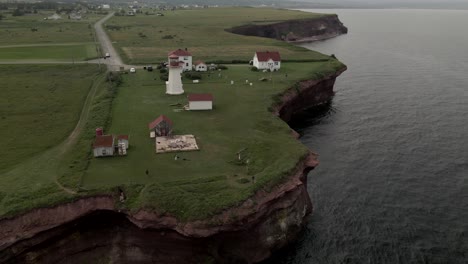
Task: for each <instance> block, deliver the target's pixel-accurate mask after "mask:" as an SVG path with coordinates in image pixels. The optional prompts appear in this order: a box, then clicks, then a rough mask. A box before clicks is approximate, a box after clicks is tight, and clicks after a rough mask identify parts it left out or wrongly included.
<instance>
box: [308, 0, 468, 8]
mask: <svg viewBox="0 0 468 264" xmlns="http://www.w3.org/2000/svg"><path fill="white" fill-rule="evenodd" d="M299 1H304V2H311V3H327V4H338V5H350V6H353V5H359V6H390V7H398V6H401V7H405V6H408V7H412V6H415V7H438V8H444V7H447V8H448V7H458V6H459V7H468V0H299Z"/></svg>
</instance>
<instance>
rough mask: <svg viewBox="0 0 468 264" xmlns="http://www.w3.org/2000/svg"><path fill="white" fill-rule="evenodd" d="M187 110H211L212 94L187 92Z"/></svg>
mask: <svg viewBox="0 0 468 264" xmlns="http://www.w3.org/2000/svg"><path fill="white" fill-rule="evenodd" d="M188 101H189V105H188V110H212V109H213V95H212V94H189V95H188Z"/></svg>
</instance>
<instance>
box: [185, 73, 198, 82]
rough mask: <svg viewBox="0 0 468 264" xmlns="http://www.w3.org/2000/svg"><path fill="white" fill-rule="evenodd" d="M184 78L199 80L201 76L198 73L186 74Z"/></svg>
mask: <svg viewBox="0 0 468 264" xmlns="http://www.w3.org/2000/svg"><path fill="white" fill-rule="evenodd" d="M184 76H185V78H187V79H190V80H200V79H201V78H202V76H201V74H200V73H198V72H186V73H185V74H184Z"/></svg>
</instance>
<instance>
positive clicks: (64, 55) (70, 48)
mask: <svg viewBox="0 0 468 264" xmlns="http://www.w3.org/2000/svg"><path fill="white" fill-rule="evenodd" d="M96 57H97V51H96V45H95V44H94V43H88V44H77V45H53V46H47V45H44V46H23V47H3V48H2V47H0V61H10V60H11V61H17V60H57V61H61V60H63V61H70V62H71V61H84V60H88V59H92V58H96Z"/></svg>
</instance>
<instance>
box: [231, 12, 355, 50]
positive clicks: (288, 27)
mask: <svg viewBox="0 0 468 264" xmlns="http://www.w3.org/2000/svg"><path fill="white" fill-rule="evenodd" d="M227 31H228V32H231V33H235V34H239V35H246V36H256V37H264V38H272V39H277V40H284V41H287V42H292V43H300V42H312V41H317V40H324V39H329V38H333V37H336V36H339V35H342V34H346V33H348V28H346V27H345V26H344V25H343V23H342V22H341V21H340V20H339V19H338V16H337V15H326V16H322V17H318V18H310V19H298V20H288V21H282V22H277V23H272V24H266V25H256V24H249V25H243V26H239V27H234V28H231V29H228V30H227Z"/></svg>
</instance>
